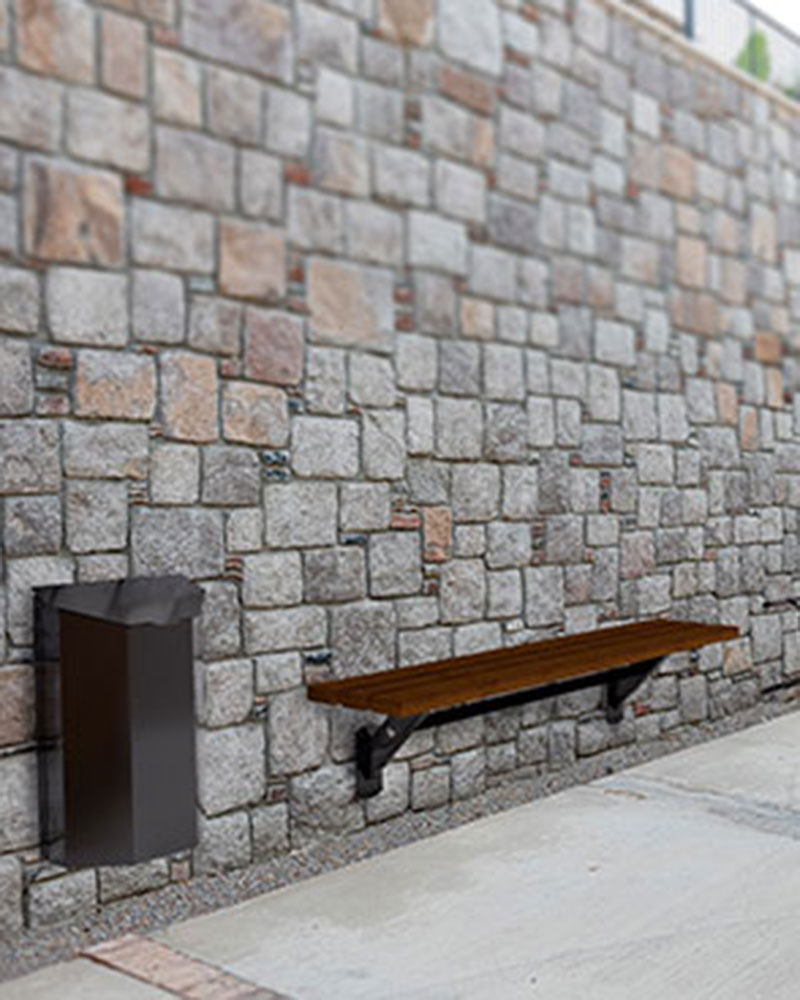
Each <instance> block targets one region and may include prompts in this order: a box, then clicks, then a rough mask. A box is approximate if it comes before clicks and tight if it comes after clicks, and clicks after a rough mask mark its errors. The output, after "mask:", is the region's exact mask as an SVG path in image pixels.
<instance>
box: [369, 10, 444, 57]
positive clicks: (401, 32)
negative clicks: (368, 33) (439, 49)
mask: <svg viewBox="0 0 800 1000" xmlns="http://www.w3.org/2000/svg"><path fill="white" fill-rule="evenodd" d="M435 15H436V5H435V3H434V0H380V7H379V12H378V24H379V26H380V29H381V31H382V33H383V34H384V36H385V37H386V38H388V39H390V40H391V41H393V42H398V43H399V44H407V45H416V46H425V45H430V44H431V42H432V41H433V35H434V29H435V26H436V16H435Z"/></svg>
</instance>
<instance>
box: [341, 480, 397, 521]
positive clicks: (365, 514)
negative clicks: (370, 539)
mask: <svg viewBox="0 0 800 1000" xmlns="http://www.w3.org/2000/svg"><path fill="white" fill-rule="evenodd" d="M341 505H342V506H341V514H340V516H341V525H342V529H343V530H344V531H381V530H383V529H384V528H388V527H389V521H390V520H391V516H392V498H391V493H390V491H389V485H388V483H345V484H343V485H342V492H341Z"/></svg>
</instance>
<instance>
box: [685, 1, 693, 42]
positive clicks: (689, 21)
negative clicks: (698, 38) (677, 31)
mask: <svg viewBox="0 0 800 1000" xmlns="http://www.w3.org/2000/svg"><path fill="white" fill-rule="evenodd" d="M683 30H684V32H685V33H686V37H687V38H694V0H683Z"/></svg>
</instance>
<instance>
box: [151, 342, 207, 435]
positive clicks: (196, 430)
mask: <svg viewBox="0 0 800 1000" xmlns="http://www.w3.org/2000/svg"><path fill="white" fill-rule="evenodd" d="M161 412H162V416H163V419H164V434H165V435H166V436H167V437H171V438H177V439H178V440H179V441H199V442H208V441H216V439H217V436H218V431H219V428H218V406H217V364H216V361H214V359H213V358H203V357H199V356H198V355H196V354H188V353H185V352H183V351H167V352H165V353H164V354H163V355H162V356H161Z"/></svg>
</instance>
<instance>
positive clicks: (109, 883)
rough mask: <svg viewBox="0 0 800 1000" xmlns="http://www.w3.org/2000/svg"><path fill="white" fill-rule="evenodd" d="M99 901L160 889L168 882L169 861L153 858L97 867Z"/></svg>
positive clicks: (103, 901)
mask: <svg viewBox="0 0 800 1000" xmlns="http://www.w3.org/2000/svg"><path fill="white" fill-rule="evenodd" d="M98 877H99V889H100V902H101V903H111V902H114V901H115V900H118V899H125V898H127V897H129V896H138V895H141V894H142V893H144V892H151V891H152V890H153V889H161V888H162V887H163V886H165V885H167V883H168V882H169V861H168V859H167V858H155V859H154V860H153V861H144V862H142V863H141V864H135V865H115V866H114V867H109V868H100V869H98Z"/></svg>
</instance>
